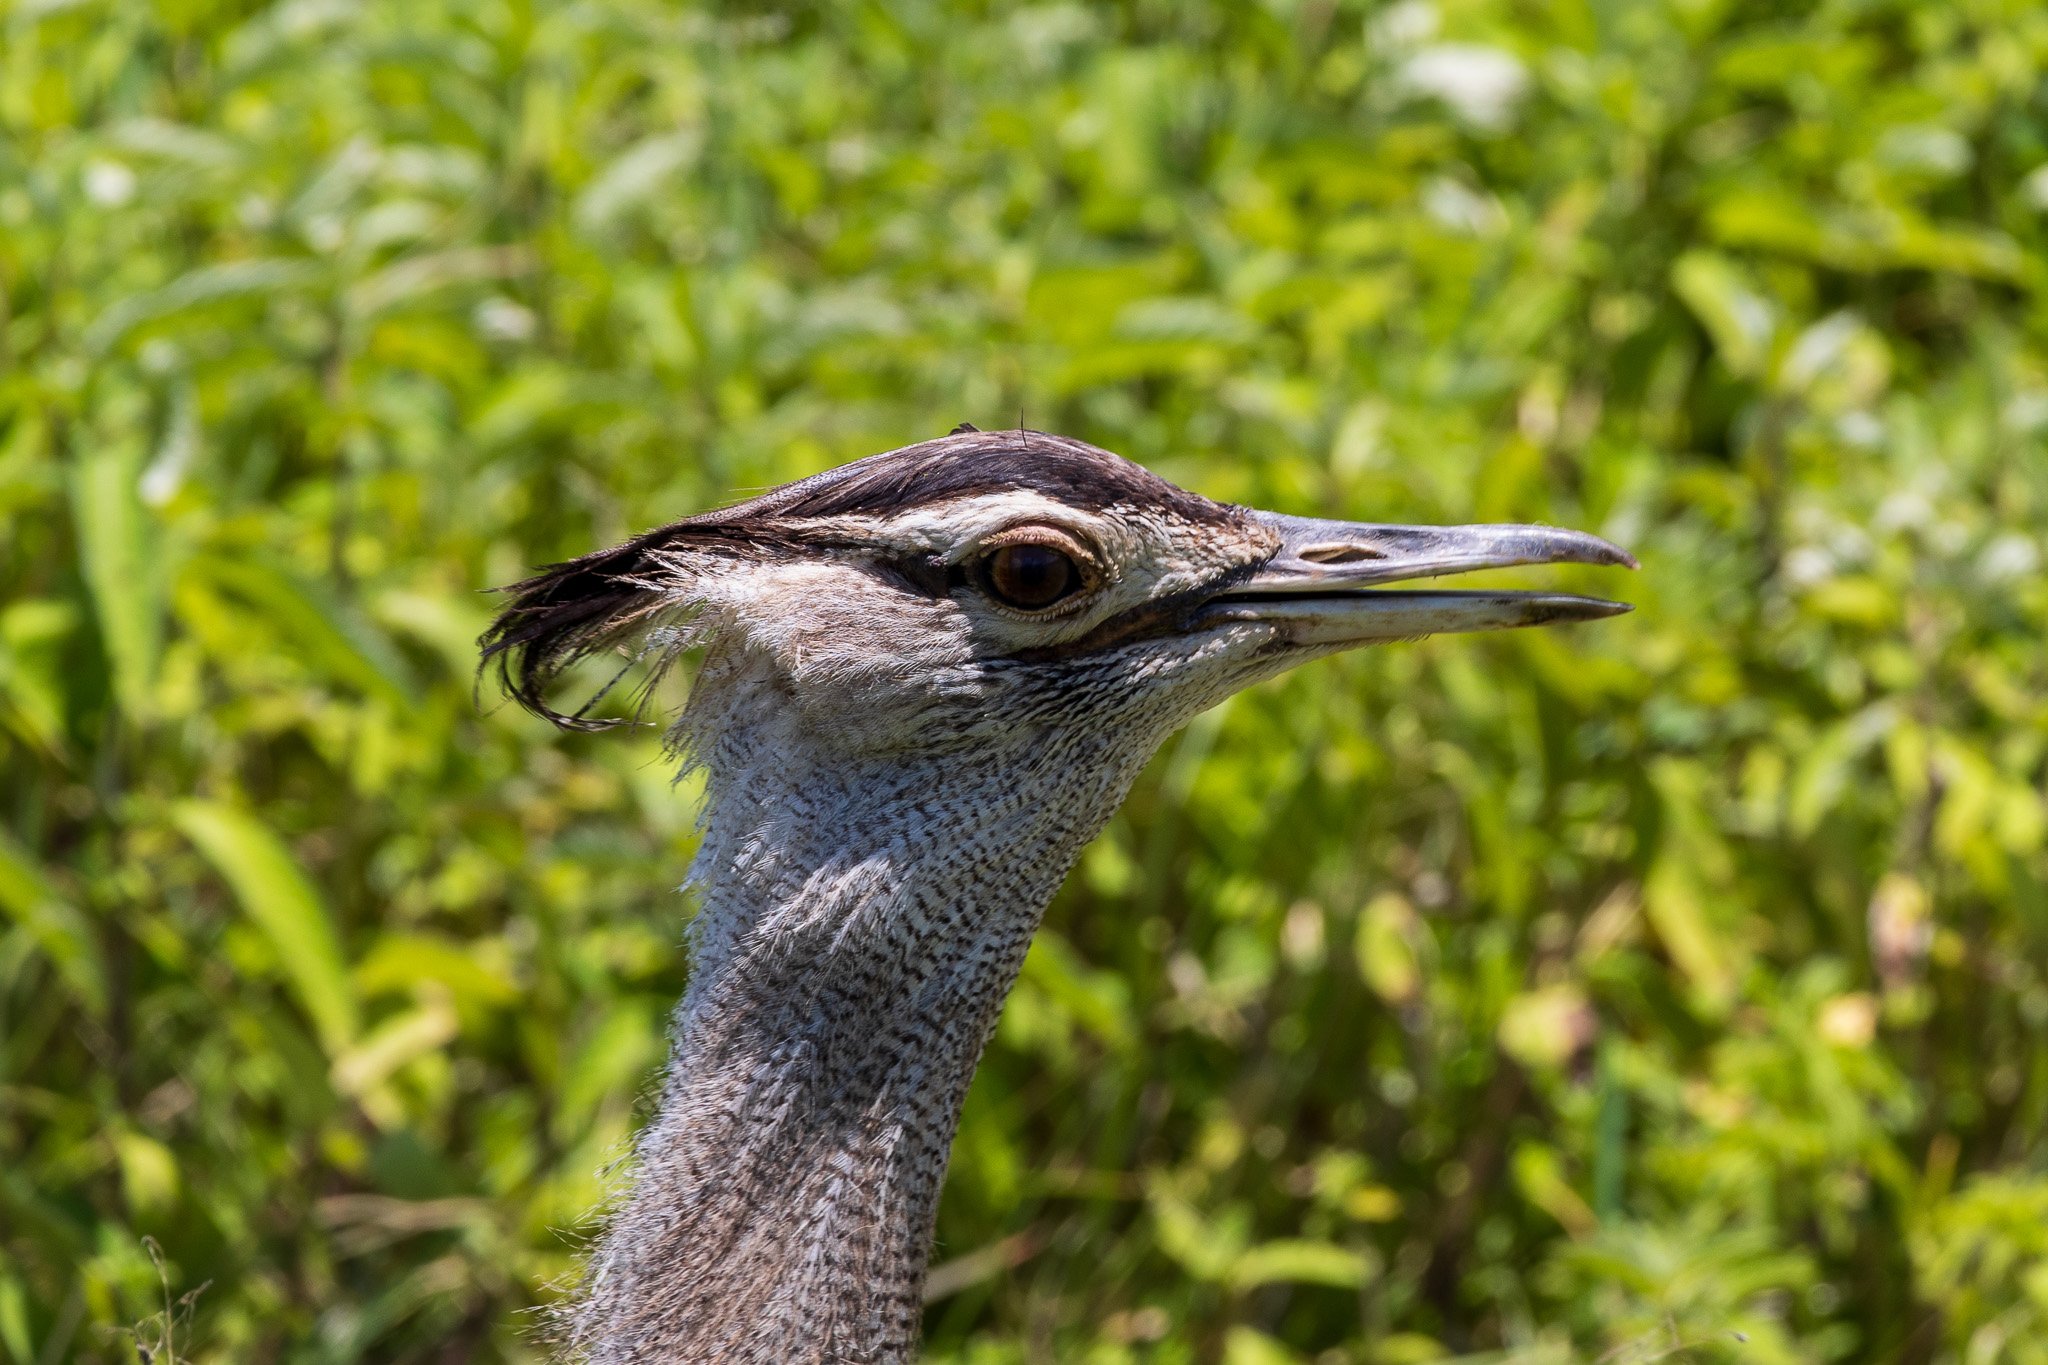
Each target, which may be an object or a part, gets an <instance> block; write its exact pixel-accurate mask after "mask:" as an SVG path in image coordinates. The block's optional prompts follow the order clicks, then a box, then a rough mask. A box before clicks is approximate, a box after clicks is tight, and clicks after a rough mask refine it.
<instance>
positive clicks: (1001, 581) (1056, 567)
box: [989, 545, 1074, 607]
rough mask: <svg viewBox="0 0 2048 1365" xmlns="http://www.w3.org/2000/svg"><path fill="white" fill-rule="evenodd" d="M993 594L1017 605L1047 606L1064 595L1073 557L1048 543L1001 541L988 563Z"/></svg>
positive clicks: (1071, 569) (1072, 569)
mask: <svg viewBox="0 0 2048 1365" xmlns="http://www.w3.org/2000/svg"><path fill="white" fill-rule="evenodd" d="M989 577H990V578H991V579H992V580H993V584H994V587H995V590H996V595H997V596H998V597H1000V598H1002V599H1003V600H1004V601H1005V602H1008V603H1009V604H1010V605H1012V606H1017V607H1049V606H1051V605H1052V604H1053V603H1055V602H1057V601H1059V600H1060V599H1061V598H1062V597H1065V596H1066V595H1067V590H1068V588H1069V587H1071V586H1072V585H1073V581H1074V561H1073V560H1071V559H1068V558H1067V557H1066V556H1065V555H1063V554H1061V553H1060V552H1059V551H1058V550H1055V549H1053V548H1052V547H1051V546H1049V545H1005V546H1004V547H1003V548H1002V549H1000V550H997V551H996V553H995V557H994V559H993V560H992V561H991V563H990V564H989Z"/></svg>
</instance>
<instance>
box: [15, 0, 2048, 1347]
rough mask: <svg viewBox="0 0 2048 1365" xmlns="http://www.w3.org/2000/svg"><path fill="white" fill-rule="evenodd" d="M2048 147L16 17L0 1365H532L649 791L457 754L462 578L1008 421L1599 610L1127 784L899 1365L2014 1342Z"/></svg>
mask: <svg viewBox="0 0 2048 1365" xmlns="http://www.w3.org/2000/svg"><path fill="white" fill-rule="evenodd" d="M2044 82H2048V10H2043V9H2042V8H2041V7H2040V6H2038V5H2034V4H2028V3H2019V2H2018V0H2013V2H2011V3H1999V0H1961V2H1960V3H1946V2H1944V3H1932V2H1930V3H1904V2H1903V0H1863V2H1862V3H1854V4H1851V3H1825V4H1799V5H1786V4H1777V3H1769V4H1766V3H1750V4H1740V3H1731V2H1730V0H1685V3H1676V4H1669V5H1665V4H1640V5H1629V4H1605V3H1598V2H1597V0H1595V2H1594V3H1577V2H1576V0H1561V2H1560V3H1521V4H1513V3H1508V2H1507V0H1443V2H1442V3H1438V4H1433V3H1430V2H1429V0H1403V2H1402V3H1399V4H1394V5H1391V6H1360V5H1358V4H1354V3H1351V2H1350V0H1270V2H1269V3H1267V4H1264V5H1253V4H1222V3H1201V2H1199V0H1142V2H1141V3H1133V4H1127V5H1117V6H1083V5H1074V4H1066V5H1040V6H1033V7H1025V8H1013V7H993V6H963V7H960V8H958V9H950V8H941V7H939V6H937V5H935V4H930V3H921V2H920V0H905V2H903V3H890V4H886V5H884V4H879V3H876V4H842V5H832V6H824V7H810V6H798V7H790V8H787V9H784V10H781V11H771V10H768V9H765V8H761V7H756V6H734V7H732V8H731V9H729V10H704V9H694V8H688V7H684V6H680V5H672V4H669V3H661V2H657V0H582V2H581V3H539V2H534V0H527V2H522V0H366V3H360V4H357V3H345V2H343V0H291V2H290V3H283V4H277V5H272V6H264V5H260V4H256V3H252V2H251V0H158V3H155V4H150V3H145V2H144V0H7V2H0V811H4V832H0V1359H5V1360H9V1361H12V1362H16V1363H17V1365H31V1363H32V1362H33V1363H36V1365H54V1363H55V1362H58V1361H63V1360H67V1359H78V1360H92V1361H113V1360H122V1359H129V1360H132V1359H134V1358H135V1354H136V1347H137V1345H138V1344H140V1345H141V1346H143V1347H146V1348H148V1349H149V1350H150V1351H152V1352H154V1353H155V1358H156V1359H157V1360H159V1361H161V1360H163V1359H166V1358H168V1354H167V1348H168V1350H169V1351H174V1352H175V1354H176V1356H177V1358H179V1359H183V1360H190V1361H196V1362H229V1361H235V1362H254V1361H273V1360H276V1361H303V1362H337V1363H338V1362H349V1361H366V1362H367V1361H375V1362H427V1361H497V1360H524V1359H534V1358H536V1357H537V1355H538V1348H537V1347H536V1346H535V1345H534V1344H533V1335H532V1334H533V1326H534V1322H535V1318H534V1316H533V1314H531V1313H530V1312H527V1311H525V1310H528V1309H531V1308H532V1307H534V1306H536V1305H539V1304H543V1303H545V1302H547V1301H548V1300H549V1299H550V1297H551V1296H552V1294H553V1293H554V1292H556V1290H555V1286H557V1285H558V1284H559V1283H560V1282H561V1281H562V1280H563V1279H564V1278H565V1277H567V1276H569V1275H570V1274H571V1273H572V1271H573V1267H574V1252H575V1247H576V1245H577V1237H578V1233H577V1231H576V1230H577V1228H578V1226H579V1222H580V1220H581V1219H582V1218H583V1217H584V1215H585V1214H586V1212H587V1211H588V1210H590V1209H591V1208H592V1207H593V1206H594V1205H595V1204H596V1203H597V1202H598V1201H599V1200H600V1198H601V1194H602V1191H603V1188H604V1170H605V1166H606V1163H607V1162H608V1161H609V1160H611V1159H613V1158H614V1157H615V1156H616V1155H617V1154H618V1152H619V1151H620V1150H621V1146H622V1143H623V1142H624V1140H625V1139H626V1137H627V1135H628V1134H629V1133H630V1131H631V1128H632V1125H633V1122H634V1120H635V1116H636V1114H637V1113H640V1112H642V1111H641V1110H639V1109H638V1108H636V1105H637V1104H638V1102H639V1101H640V1099H641V1098H642V1097H643V1096H644V1093H645V1089H646V1086H647V1084H648V1081H649V1078H650V1077H651V1075H652V1073H653V1068H654V1067H655V1065H656V1064H657V1061H658V1058H659V1056H660V1054H661V1052H662V1049H663V1046H664V1043H663V1034H662V1029H663V1020H664V1016H665V1012H666V1010H667V1008H668V1007H669V1005H670V1004H671V1002H672V1001H673V1000H674V999H675V998H676V996H677V994H678V992H679V991H680V989H681V986H682V983H683V976H684V964H683V962H682V961H681V960H680V957H679V954H678V952H677V950H676V944H677V941H678V936H679V933H680V929H681V924H682V921H683V918H684V916H685V914H686V913H687V902H686V901H685V900H684V899H683V898H681V897H679V896H676V895H675V894H673V892H672V889H671V888H673V887H674V885H675V883H676V882H677V881H678V880H679V878H680V875H681V872H682V869H683V867H684V866H685V864H686V862H687V860H688V858H689V856H690V852H691V847H692V841H693V833H692V829H693V825H692V814H693V800H694V797H695V793H694V790H693V789H692V788H690V787H689V786H687V785H685V786H684V787H682V788H679V789H678V788H672V787H671V785H670V782H669V770H668V768H667V766H666V765H665V764H664V763H663V762H662V760H661V758H660V756H659V742H658V737H657V736H656V735H654V734H653V733H651V732H643V733H641V734H640V735H639V736H638V737H633V736H631V735H628V736H625V737H621V736H618V735H610V736H599V737H565V736H562V735H558V734H556V733H553V732H552V731H550V730H549V729H547V728H546V727H545V726H543V725H541V724H540V723H539V722H537V721H535V720H533V719H531V718H530V717H528V716H526V715H524V714H522V713H518V712H516V711H512V710H507V709H502V708H497V709H494V708H493V707H492V706H491V705H490V702H491V700H492V699H491V698H490V697H488V696H486V697H484V698H482V699H481V700H482V702H483V703H484V704H483V705H482V706H481V707H479V705H478V704H477V701H476V700H475V699H473V697H472V691H471V674H472V668H473V665H474V647H473V641H474V639H475V636H476V635H477V633H478V631H479V629H480V628H481V627H482V625H483V624H484V622H485V621H486V619H487V617H488V613H489V611H490V600H489V599H488V598H486V597H484V596H482V595H480V590H481V589H483V588H485V587H487V586H489V585H492V584H496V583H503V582H506V581H509V580H511V579H513V578H515V577H518V576H519V575H520V573H521V571H522V570H524V569H525V568H526V567H527V566H529V565H532V564H534V563H537V562H541V561H545V560H549V559H554V558H559V557H561V556H564V555H567V554H571V553H576V552H580V551H582V550H585V549H588V548H591V547H593V546H596V545H599V544H602V543H605V542H608V541H611V540H614V539H617V538H619V537H622V536H624V535H625V534H627V533H629V532H632V531H635V530H638V529H642V528H645V527H647V526H650V525H653V524H656V523H659V522H662V521H665V520H668V519H671V518H673V517H675V516H678V515H681V514H684V513H686V512H689V511H692V510H696V509H700V508H703V507H706V506H708V505H711V504H712V503H714V502H716V501H718V500H720V499H723V498H726V497H729V496H731V495H732V494H733V492H734V491H735V490H743V489H748V488H756V487H760V486H763V485H767V484H770V483H774V482H777V481H780V480H783V479H785V478H789V477H793V476H796V475H800V474H804V473H808V472H811V471H813V470H816V469H819V468H821V467H824V466H826V465H829V464H832V463H836V462H838V461H841V460H844V459H848V458H852V457H854V456H858V455H862V454H866V453H869V452H871V451H875V450H879V449H884V448H887V447H891V446H895V445H899V444H903V443H905V442H908V441H911V440H915V439H920V438H923V437H926V436H930V435H934V434H936V433H939V432H942V431H944V430H946V429H947V428H949V427H951V426H952V425H953V424H954V423H956V422H959V421H962V420H968V421H973V422H975V423H977V424H979V425H982V426H984V427H995V426H1005V425H1011V424H1014V423H1016V422H1018V421H1019V420H1020V419H1021V420H1022V421H1024V422H1026V423H1028V424H1030V425H1033V426H1037V427H1043V428H1050V429H1057V430H1060V431H1064V432H1069V433H1072V434H1074V435H1077V436H1081V437H1084V438H1087V439H1089V440H1092V441H1096V442H1098V443H1100V444H1103V445H1106V446H1109V447H1111V448H1113V449H1116V450H1119V451H1122V452H1124V453H1126V454H1129V455H1131V456H1133V457H1135V458H1137V459H1139V460H1141V461H1144V462H1146V463H1148V464H1150V465H1152V466H1153V467H1154V468H1157V469H1159V470H1160V471H1161V472H1163V473H1165V474H1167V475H1169V476H1170V477H1173V478H1175V479H1177V480H1179V481H1181V482H1183V483H1185V484H1187V485H1189V486H1191V487H1194V488H1197V489H1199V490H1201V491H1203V492H1206V493H1209V494H1211V495H1213V496H1217V497H1222V498H1228V499H1233V500H1240V501H1244V502H1250V503H1256V504H1260V505H1264V506H1269V507H1275V508H1280V509H1284V510H1290V511H1297V512H1311V513H1322V514H1326V515H1347V516H1357V517H1369V518H1373V519H1378V520H1417V521H1439V520H1508V519H1518V520H1540V521H1551V522H1556V523H1560V524H1565V525H1571V526H1578V527H1584V528H1587V529H1591V530H1596V531H1599V532H1602V533H1604V534H1606V535H1608V536H1610V537H1611V538H1613V539H1615V540H1618V541H1621V542H1623V543H1625V544H1627V545H1629V546H1631V547H1632V548H1633V549H1635V550H1636V551H1637V552H1638V553H1639V554H1640V555H1641V557H1642V559H1643V563H1644V571H1643V573H1642V574H1641V575H1639V576H1637V577H1635V578H1632V579H1630V580H1629V581H1628V582H1627V583H1626V584H1625V585H1617V584H1615V583H1613V582H1612V581H1611V578H1612V576H1611V575H1608V576H1603V577H1599V578H1597V579H1596V578H1593V577H1590V576H1586V577H1581V578H1576V579H1571V580H1568V581H1570V582H1572V583H1575V584H1578V585H1581V586H1587V587H1597V589H1599V590H1606V591H1623V592H1625V593H1626V595H1628V596H1630V597H1632V598H1633V600H1635V601H1636V602H1637V603H1638V604H1639V607H1640V609H1639V611H1638V612H1637V613H1636V615H1634V616H1632V617H1630V618H1627V619H1625V620H1620V621H1615V622H1608V623H1603V624H1602V625H1600V626H1598V627H1593V628H1581V629H1575V630H1570V631H1561V632H1557V633H1550V634H1544V633H1530V634H1526V635H1521V636H1516V637H1513V638H1499V639H1445V640H1439V641H1433V642H1428V643H1424V644H1418V645H1412V646H1401V647H1391V648H1386V649H1382V650H1378V651H1374V652H1372V653H1371V654H1369V655H1363V656H1358V657H1354V658H1350V659H1345V660H1341V661H1336V662H1332V663H1328V664H1323V665H1319V666H1317V667H1315V668H1312V669H1308V670H1305V671H1304V672H1302V673H1301V674H1299V675H1297V676H1295V677H1292V678H1289V679H1287V680H1285V681H1283V682H1281V683H1279V684H1276V685H1273V686H1269V687H1267V688H1264V689H1262V690H1260V691H1257V692H1255V693H1253V694H1250V695H1247V696H1245V697H1242V698H1240V699H1238V700H1237V701H1236V702H1234V703H1233V704H1231V705H1229V706H1227V707H1226V708H1224V709H1223V710H1222V711H1220V712H1218V713H1215V714H1212V715H1210V716H1208V717H1205V718H1204V719H1202V720H1201V721H1199V722H1198V723H1197V724H1196V725H1195V726H1194V727H1193V728H1191V729H1190V730H1189V731H1188V732H1187V733H1186V734H1185V735H1184V736H1182V737H1181V738H1180V739H1179V740H1177V741H1176V742H1175V743H1174V744H1172V745H1171V746H1169V748H1168V749H1167V750H1166V752H1165V753H1163V754H1162V756H1161V757H1160V759H1159V761H1158V762H1157V763H1155V764H1154V765H1153V767H1152V769H1151V771H1150V772H1149V773H1148V774H1147V776H1146V777H1145V778H1144V780H1143V781H1142V782H1141V783H1140V786H1139V789H1138V791H1137V793H1136V795H1135V796H1134V798H1133V800H1132V802H1131V804H1130V806H1129V808H1128V809H1127V810H1126V811H1125V813H1124V814H1122V815H1121V816H1119V817H1118V819H1117V820H1116V821H1115V823H1114V824H1113V826H1112V827H1111V829H1110V830H1109V832H1108V833H1107V835H1106V836H1105V837H1104V838H1103V839H1102V841H1101V842H1100V843H1099V844H1098V845H1097V846H1096V847H1094V848H1093V849H1092V850H1091V851H1090V853H1089V854H1088V856H1087V857H1086V859H1085V861H1084V863H1083V866H1082V868H1081V870H1080V872H1079V873H1078V874H1077V875H1076V877H1075V878H1074V882H1073V884H1072V885H1071V886H1070V887H1069V888H1068V889H1067V891H1066V892H1065V893H1064V894H1063V896H1062V897H1061V899H1060V900H1059V901H1058V902H1057V903H1056V905H1055V906H1054V908H1053V910H1052V912H1051V915H1050V918H1049V920H1048V922H1047V926H1046V930H1045V932H1044V934H1043V936H1042V938H1041V940H1040V942H1039V944H1038V946H1037V948H1036V949H1035V951H1034V952H1033V954H1032V956H1031V959H1030V961H1029V963H1028V964H1027V966H1026V969H1025V972H1024V977H1023V980H1022V982H1021V984H1020V985H1019V987H1018V989H1017V992H1016V995H1015V997H1014V998H1013V1000H1012V1001H1011V1004H1010V1007H1009V1010H1008V1013H1007V1014H1006V1016H1005V1018H1004V1021H1003V1024H1002V1027H1001V1031H1000V1033H999V1035H998V1037H997V1039H996V1041H995V1043H994V1045H993V1047H992V1049H991V1052H990V1055H989V1058H988V1062H987V1065H986V1066H985V1067H984V1069H983V1071H982V1073H981V1075H980V1077H979V1079H978V1081H977V1083H976V1086H975V1089H974V1092H973V1095H972V1097H971V1100H970V1102H969V1105H968V1111H967V1115H966V1120H965V1123H964V1125H963V1128H962V1131H961V1135H960V1141H959V1146H958V1151H957V1155H956V1159H955V1162H954V1171H953V1179H952V1183H951V1186H950V1188H949V1192H948V1196H947V1204H946V1207H945V1209H944V1212H943V1215H942V1218H941V1226H940V1243H941V1244H940V1249H939V1254H938V1260H939V1268H938V1270H937V1273H936V1277H935V1290H936V1291H939V1297H938V1298H937V1299H936V1301H935V1302H934V1304H933V1307H932V1311H931V1314H930V1318H929V1323H928V1335H929V1340H930V1348H931V1352H932V1355H933V1357H934V1358H935V1359H937V1360H941V1361H950V1362H960V1363H961V1365H966V1363H967V1362H973V1363H974V1365H997V1363H998V1362H1025V1361H1032V1362H1037V1361H1088V1362H1101V1363H1102V1365H1110V1363H1111V1362H1124V1361H1137V1360H1149V1361H1162V1362H1196V1361H1201V1362H1212V1361H1220V1362H1225V1365H1265V1363H1266V1362H1282V1361H1310V1360H1313V1361H1318V1362H1360V1363H1363V1362H1379V1363H1381V1365H1398V1363H1399V1362H1419V1361H1427V1360H1436V1359H1440V1358H1444V1357H1447V1356H1454V1355H1467V1356H1478V1357H1481V1358H1485V1359H1488V1360H1499V1361H1512V1362H1520V1363H1521V1365H1538V1363H1539V1362H1544V1363H1548V1362H1557V1363H1558V1365H1564V1362H1572V1361H1587V1362H1590V1361H1596V1360H1597V1361H1607V1362H1624V1361H1629V1362H1641V1361H1651V1360H1666V1361H1680V1360H1685V1361H1700V1362H1705V1361H1730V1362H1733V1361H1741V1362H1755V1363H1757V1365H1772V1363H1773V1362H1794V1361H1796V1362H1831V1361H1845V1362H1898V1363H1899V1365H1917V1363H1919V1362H1934V1361H1942V1362H1958V1363H1959V1365H1960V1363H1961V1362H1968V1363H1969V1365H1998V1363H2001V1362H2009V1363H2010V1365H2042V1363H2043V1362H2048V1136H2044V1132H2048V852H2044V830H2048V804H2044V770H2048V645H2044V640H2048V568H2044V564H2043V550H2044V544H2043V531H2044V526H2048V451H2044V433H2048V311H2044V307H2043V302H2044V297H2048V295H2044V286H2048V263H2044V255H2043V250H2044V247H2048V83H2044ZM1545 581H1555V579H1554V578H1553V577H1547V578H1546V580H1545ZM151 1239H153V1241H152V1240H151ZM153 1245H156V1246H160V1247H161V1267H162V1273H161V1276H160V1275H159V1271H158V1267H157V1263H156V1262H155V1260H153V1252H152V1246H153ZM202 1285H205V1286H207V1287H206V1288H205V1289H204V1291H203V1292H200V1293H198V1294H197V1295H196V1297H189V1296H191V1295H192V1294H193V1291H196V1290H198V1289H199V1288H200V1286H202ZM181 1296H187V1297H186V1298H185V1301H184V1302H182V1303H180V1302H179V1300H180V1298H181Z"/></svg>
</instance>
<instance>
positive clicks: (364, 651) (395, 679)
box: [191, 554, 415, 705]
mask: <svg viewBox="0 0 2048 1365" xmlns="http://www.w3.org/2000/svg"><path fill="white" fill-rule="evenodd" d="M191 567H192V569H193V571H194V572H196V573H198V574H200V575H202V576H203V577H205V578H206V579H207V580H209V581H210V582H211V583H212V584H213V585H214V586H215V587H217V588H220V589H222V590H224V591H225V592H226V593H228V594H229V595H230V596H232V597H235V598H238V599H240V601H241V602H242V603H243V604H244V605H246V606H247V607H249V608H250V609H251V610H252V612H253V614H254V616H255V617H256V618H257V619H258V620H259V621H260V622H261V623H262V624H263V625H264V626H265V627H266V628H268V629H270V630H272V631H275V632H276V633H277V634H278V635H280V636H282V637H283V639H284V642H285V643H286V645H287V646H288V647H289V648H291V649H292V651H293V652H294V653H295V654H297V655H298V657H299V659H300V661H301V662H303V663H304V664H305V665H306V666H307V667H309V668H311V669H312V670H314V671H315V672H316V673H319V674H321V675H323V676H325V677H327V678H329V679H331V680H333V681H335V682H339V683H343V684H345V685H347V686H350V687H354V688H357V689H359V690H361V691H363V692H367V693H370V694H372V695H375V696H381V697H383V698H384V699H385V700H387V701H390V702H392V703H394V704H399V705H403V704H405V703H407V702H409V701H411V700H412V699H413V694H414V691H415V687H414V682H413V678H412V674H411V671H410V670H409V669H408V668H407V667H406V665H405V660H404V658H403V657H402V656H401V655H400V654H399V652H398V650H397V649H396V648H394V647H393V646H392V644H391V641H390V640H388V639H386V638H385V636H384V634H383V633H382V632H381V631H380V630H378V628H377V627H376V625H375V624H374V623H373V622H371V621H370V620H369V619H368V618H367V617H365V616H364V615H362V614H361V613H359V612H357V611H355V610H354V609H353V608H352V607H350V606H349V604H348V603H346V602H344V601H343V600H342V599H341V598H339V597H338V596H336V595H335V593H334V592H332V591H331V590H330V589H328V588H327V587H326V586H324V585H322V584H318V583H314V582H311V581H309V580H307V579H305V578H302V577H300V576H299V575H298V574H295V573H293V572H292V571H290V570H289V569H287V568H285V567H284V566H283V565H281V564H277V563H274V562H270V561H266V560H252V559H239V558H229V557H228V556H226V555H219V554H214V555H206V556H204V557H202V558H199V559H195V560H194V561H193V562H192V566H191Z"/></svg>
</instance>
